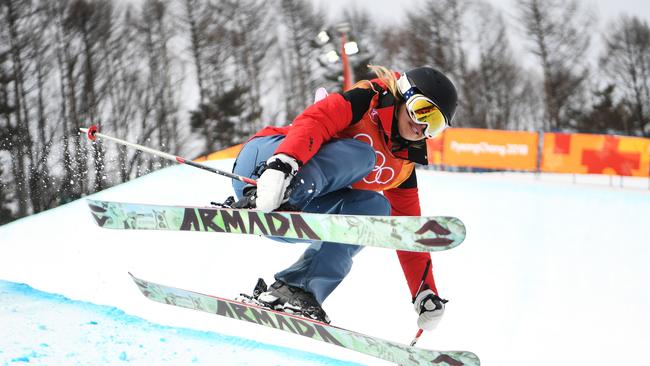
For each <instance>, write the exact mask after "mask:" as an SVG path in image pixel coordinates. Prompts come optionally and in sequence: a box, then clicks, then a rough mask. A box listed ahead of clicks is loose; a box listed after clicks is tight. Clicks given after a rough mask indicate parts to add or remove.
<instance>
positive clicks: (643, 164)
mask: <svg viewBox="0 0 650 366" xmlns="http://www.w3.org/2000/svg"><path fill="white" fill-rule="evenodd" d="M649 159H650V139H644V138H639V137H623V136H614V135H588V134H565V133H545V134H544V147H543V149H542V165H541V170H542V171H543V172H548V173H575V174H607V175H621V176H637V177H647V176H648V169H649V166H650V161H648V160H649Z"/></svg>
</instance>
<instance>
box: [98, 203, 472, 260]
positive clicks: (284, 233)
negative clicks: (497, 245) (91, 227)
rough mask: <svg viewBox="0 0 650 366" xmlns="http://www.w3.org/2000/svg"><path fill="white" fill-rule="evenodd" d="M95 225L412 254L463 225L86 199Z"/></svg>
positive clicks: (452, 236) (450, 240)
mask: <svg viewBox="0 0 650 366" xmlns="http://www.w3.org/2000/svg"><path fill="white" fill-rule="evenodd" d="M87 201H88V206H89V207H90V211H91V214H92V216H93V218H94V219H95V222H96V223H97V225H99V226H100V227H103V228H108V229H126V230H180V231H205V232H216V233H230V234H235V233H236V234H252V235H260V236H266V237H274V238H284V239H290V240H305V241H329V242H336V243H343V244H354V245H365V246H372V247H381V248H389V249H399V250H408V251H414V252H434V251H442V250H448V249H452V248H455V247H456V246H458V245H460V243H462V241H463V240H464V239H465V225H463V222H462V221H460V220H459V219H457V218H455V217H449V216H361V215H328V214H315V213H305V212H270V213H264V212H261V211H256V210H249V209H233V208H221V207H182V206H163V205H150V204H138V203H121V202H108V201H99V200H90V199H89V200H87Z"/></svg>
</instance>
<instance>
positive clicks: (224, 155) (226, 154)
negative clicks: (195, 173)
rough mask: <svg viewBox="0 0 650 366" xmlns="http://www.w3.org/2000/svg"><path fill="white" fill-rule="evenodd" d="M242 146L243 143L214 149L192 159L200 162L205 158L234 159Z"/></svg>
mask: <svg viewBox="0 0 650 366" xmlns="http://www.w3.org/2000/svg"><path fill="white" fill-rule="evenodd" d="M242 147H244V144H239V145H235V146H231V147H228V148H225V149H223V150H219V151H215V152H213V153H211V154H208V155H206V156H201V157H198V158H196V159H194V161H196V162H202V161H206V160H220V159H234V158H236V157H237V155H239V152H240V151H241V149H242Z"/></svg>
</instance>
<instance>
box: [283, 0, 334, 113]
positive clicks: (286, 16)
mask: <svg viewBox="0 0 650 366" xmlns="http://www.w3.org/2000/svg"><path fill="white" fill-rule="evenodd" d="M279 10H280V12H281V16H282V20H283V23H284V25H285V27H286V32H285V33H284V35H285V36H286V38H285V39H282V40H281V48H280V49H281V51H280V52H281V55H282V57H283V59H282V63H283V65H282V66H281V67H282V68H283V72H284V73H285V75H286V79H285V84H284V87H285V89H284V96H285V98H286V99H285V100H286V104H285V106H286V107H285V108H286V113H287V117H288V118H289V119H293V118H294V117H295V116H296V115H298V113H300V112H301V111H302V110H303V109H304V108H305V107H307V106H308V105H309V104H310V103H311V102H312V98H313V95H312V93H313V91H314V90H315V89H316V83H315V79H314V78H313V76H312V75H313V74H314V66H315V60H316V57H317V56H316V52H317V51H316V50H315V49H314V48H313V47H312V45H311V44H312V40H313V39H314V38H315V37H316V35H317V34H318V32H320V31H321V30H322V29H323V27H324V21H323V19H322V17H321V16H319V15H318V13H317V12H315V11H314V8H313V7H312V5H311V4H310V3H308V2H305V1H300V0H280V7H279Z"/></svg>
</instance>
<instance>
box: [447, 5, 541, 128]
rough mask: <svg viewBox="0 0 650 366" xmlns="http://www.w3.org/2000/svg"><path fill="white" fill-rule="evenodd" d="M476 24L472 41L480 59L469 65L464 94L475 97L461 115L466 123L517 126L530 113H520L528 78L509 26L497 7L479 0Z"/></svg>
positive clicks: (520, 124) (491, 126) (478, 125)
mask: <svg viewBox="0 0 650 366" xmlns="http://www.w3.org/2000/svg"><path fill="white" fill-rule="evenodd" d="M471 14H473V15H474V16H473V18H474V19H476V22H475V24H474V26H475V29H474V32H473V33H474V34H475V37H473V39H472V41H473V42H474V44H475V46H474V47H472V49H474V50H476V53H477V55H476V56H477V63H476V65H475V66H472V67H470V68H469V72H468V74H467V75H466V78H465V82H466V84H467V85H471V87H468V88H465V89H464V96H465V97H467V99H468V100H470V101H472V106H471V108H470V107H469V106H468V108H462V109H461V110H460V111H459V119H460V120H462V121H463V123H464V124H465V125H466V126H476V127H481V128H492V129H518V128H521V127H523V126H525V125H526V123H525V122H524V120H526V119H527V118H528V117H529V116H528V115H526V114H520V113H518V111H520V110H521V109H522V108H521V107H522V103H529V101H528V100H527V98H526V96H525V95H526V94H527V93H528V88H527V86H528V85H529V81H528V80H526V78H525V76H524V75H525V73H524V71H523V70H522V68H521V66H519V65H518V64H517V62H515V58H514V56H513V52H512V49H511V46H510V41H509V39H508V36H507V33H508V32H507V27H506V23H505V21H504V19H503V17H502V16H501V15H500V14H499V13H498V12H497V11H496V9H495V8H494V7H493V6H492V5H490V4H488V3H486V2H477V3H476V4H475V6H474V7H473V8H472V9H471Z"/></svg>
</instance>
